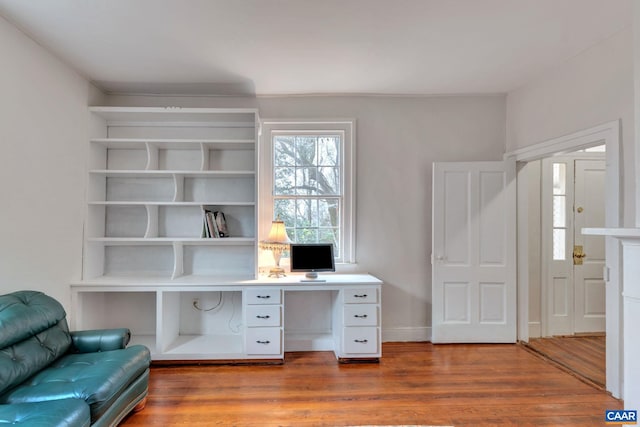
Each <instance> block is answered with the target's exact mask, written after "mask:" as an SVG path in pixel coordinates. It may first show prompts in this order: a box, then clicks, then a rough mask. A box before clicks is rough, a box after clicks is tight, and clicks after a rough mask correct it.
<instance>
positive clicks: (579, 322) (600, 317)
mask: <svg viewBox="0 0 640 427" xmlns="http://www.w3.org/2000/svg"><path fill="white" fill-rule="evenodd" d="M604 189H605V162H604V160H576V161H575V212H574V215H575V232H574V242H575V244H576V246H582V250H583V253H584V255H585V257H584V258H582V264H578V265H574V280H575V332H576V333H586V332H604V330H605V282H604V280H603V277H602V271H603V269H604V265H605V244H604V237H603V236H584V235H582V233H581V232H580V230H582V228H584V227H604V225H605V221H604V213H605V206H604V200H605V194H604Z"/></svg>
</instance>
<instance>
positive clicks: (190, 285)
mask: <svg viewBox="0 0 640 427" xmlns="http://www.w3.org/2000/svg"><path fill="white" fill-rule="evenodd" d="M318 279H320V280H314V281H306V280H305V276H304V274H287V276H285V277H280V278H277V279H276V278H273V277H266V276H260V277H258V278H256V279H253V278H247V277H228V278H212V277H206V276H184V277H180V278H179V279H177V280H171V279H167V278H166V277H164V278H159V277H152V276H149V277H135V278H132V277H119V276H113V277H109V276H103V277H98V278H95V279H90V280H82V281H79V282H74V283H72V287H73V288H74V289H76V290H85V291H86V290H100V289H102V290H106V289H108V288H120V289H122V290H125V288H126V289H127V290H144V289H148V290H152V289H154V288H162V289H165V290H197V289H201V290H205V288H209V289H212V288H224V287H226V288H238V287H250V286H268V287H272V286H273V287H283V288H292V289H300V290H303V289H311V288H313V289H322V288H332V287H343V286H344V285H353V286H362V285H376V286H377V285H382V280H380V279H378V278H377V277H375V276H372V275H370V274H335V273H326V274H320V275H319V277H318Z"/></svg>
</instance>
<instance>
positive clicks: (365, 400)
mask: <svg viewBox="0 0 640 427" xmlns="http://www.w3.org/2000/svg"><path fill="white" fill-rule="evenodd" d="M149 388H150V390H149V400H148V403H147V407H146V408H145V409H144V410H142V411H141V412H138V413H135V414H132V415H130V416H129V417H128V418H127V419H125V420H124V421H123V423H122V424H121V425H122V426H178V425H180V426H346V425H390V424H396V425H397V424H428V425H454V426H480V425H492V426H501V425H504V426H507V425H517V426H524V425H535V426H542V425H547V426H562V425H566V426H568V425H574V426H589V425H593V426H601V425H603V421H604V412H605V409H622V408H623V405H622V402H620V401H618V400H616V399H614V398H612V397H611V396H610V395H608V394H607V393H606V392H604V391H601V390H598V389H597V388H595V387H592V386H590V385H588V384H586V383H584V382H582V381H580V380H579V379H577V378H576V377H574V376H572V375H570V374H568V373H566V372H565V371H563V370H561V369H559V368H557V367H556V366H554V365H552V364H550V363H549V362H547V361H546V360H544V359H543V358H541V357H539V356H537V355H535V354H532V353H531V352H530V351H528V350H526V349H525V348H524V347H523V346H521V345H515V344H460V345H457V344H456V345H432V344H430V343H386V344H384V345H383V358H382V359H381V361H380V363H379V364H348V365H340V364H338V363H337V362H336V360H335V358H334V356H333V354H332V353H330V352H304V353H287V354H286V363H285V364H284V365H276V366H170V367H167V366H154V367H152V369H151V379H150V386H149Z"/></svg>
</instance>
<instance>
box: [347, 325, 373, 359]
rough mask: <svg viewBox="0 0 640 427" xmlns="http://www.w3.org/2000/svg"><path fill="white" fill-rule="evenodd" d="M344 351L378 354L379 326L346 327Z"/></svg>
mask: <svg viewBox="0 0 640 427" xmlns="http://www.w3.org/2000/svg"><path fill="white" fill-rule="evenodd" d="M343 347H344V352H345V353H349V354H363V355H364V354H377V353H378V328H377V327H375V326H360V327H348V328H344V342H343Z"/></svg>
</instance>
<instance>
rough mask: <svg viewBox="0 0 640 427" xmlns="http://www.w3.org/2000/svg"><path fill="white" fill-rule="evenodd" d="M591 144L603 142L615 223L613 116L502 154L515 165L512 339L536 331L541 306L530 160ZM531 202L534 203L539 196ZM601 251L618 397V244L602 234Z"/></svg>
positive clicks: (609, 377)
mask: <svg viewBox="0 0 640 427" xmlns="http://www.w3.org/2000/svg"><path fill="white" fill-rule="evenodd" d="M596 145H605V146H606V166H607V167H606V172H605V189H606V191H605V226H606V227H619V226H620V198H621V194H620V188H621V187H620V179H621V178H620V177H621V174H620V169H619V168H620V164H621V161H620V146H619V145H620V122H619V121H613V122H609V123H605V124H603V125H599V126H596V127H593V128H590V129H586V130H583V131H580V132H576V133H573V134H570V135H566V136H562V137H559V138H555V139H552V140H548V141H544V142H541V143H538V144H534V145H532V146H528V147H525V148H522V149H520V150H516V151H513V152H510V153H508V154H507V155H506V156H505V157H506V159H511V160H512V161H515V162H516V163H517V165H518V168H517V170H518V172H517V186H518V220H517V221H518V280H517V282H518V284H517V286H518V340H520V341H522V342H525V343H526V342H529V337H530V336H541V333H542V330H541V327H542V318H541V317H540V318H538V319H536V318H535V314H536V313H541V310H542V307H543V305H542V304H541V299H540V298H538V300H537V302H538V306H537V307H536V298H535V290H536V281H538V282H540V280H541V279H542V278H541V274H540V273H539V271H540V269H536V268H532V266H535V264H536V262H537V263H538V264H539V263H540V256H541V255H540V254H541V248H540V245H538V247H537V248H536V247H535V239H531V237H532V236H535V234H536V233H537V234H538V235H540V233H541V227H540V226H538V228H537V230H536V228H535V226H534V227H533V228H532V227H531V224H536V223H537V224H540V221H539V219H540V218H538V221H536V218H535V217H536V211H535V209H534V210H530V209H529V208H530V201H529V200H528V197H527V195H528V191H527V189H528V187H530V186H532V185H535V182H533V181H532V180H531V179H529V172H530V170H531V165H535V164H536V161H538V160H541V159H543V158H546V157H551V156H558V155H562V154H566V153H570V152H575V151H578V150H582V149H585V148H588V147H593V146H596ZM538 164H540V163H538ZM538 182H539V181H538ZM538 185H539V184H538ZM537 203H540V199H539V198H538V202H537ZM605 251H606V265H605V268H604V270H605V281H606V283H607V285H606V287H605V296H606V311H605V316H606V389H607V391H609V392H610V393H611V394H612V395H613V396H614V397H621V393H622V383H623V376H622V373H623V370H622V366H623V361H622V356H623V353H622V344H623V343H622V331H621V326H622V325H621V320H620V319H621V316H622V298H621V276H620V273H621V272H620V258H621V253H620V245H619V243H618V242H617V241H615V239H613V238H610V237H606V239H605ZM536 271H537V272H538V273H537V277H536ZM538 289H540V288H539V287H538ZM540 297H541V295H540Z"/></svg>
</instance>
